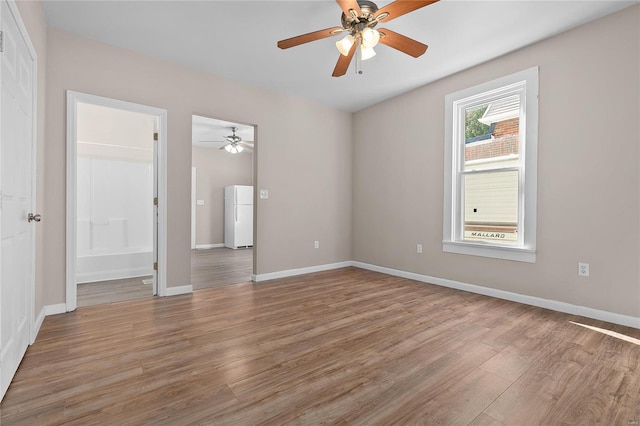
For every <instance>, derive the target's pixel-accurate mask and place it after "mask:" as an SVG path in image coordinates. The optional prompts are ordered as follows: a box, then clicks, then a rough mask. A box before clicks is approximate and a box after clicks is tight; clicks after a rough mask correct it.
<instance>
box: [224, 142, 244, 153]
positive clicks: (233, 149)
mask: <svg viewBox="0 0 640 426" xmlns="http://www.w3.org/2000/svg"><path fill="white" fill-rule="evenodd" d="M224 150H225V151H227V152H229V153H231V154H237V153H239V152H242V151H243V150H244V148H243V147H241V146H240V145H234V144H231V143H230V144H229V145H225V147H224Z"/></svg>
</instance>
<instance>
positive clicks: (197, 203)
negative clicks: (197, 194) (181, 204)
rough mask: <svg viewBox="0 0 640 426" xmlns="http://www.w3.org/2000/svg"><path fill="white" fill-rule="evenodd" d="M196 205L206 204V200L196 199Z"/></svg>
mask: <svg viewBox="0 0 640 426" xmlns="http://www.w3.org/2000/svg"><path fill="white" fill-rule="evenodd" d="M196 205H198V206H204V200H196Z"/></svg>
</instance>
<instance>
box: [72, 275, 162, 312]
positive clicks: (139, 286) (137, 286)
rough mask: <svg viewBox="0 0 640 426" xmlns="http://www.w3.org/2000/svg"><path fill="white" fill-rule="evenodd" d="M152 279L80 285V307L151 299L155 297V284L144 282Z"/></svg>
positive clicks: (138, 278) (135, 278) (78, 296)
mask: <svg viewBox="0 0 640 426" xmlns="http://www.w3.org/2000/svg"><path fill="white" fill-rule="evenodd" d="M150 279H153V277H152V276H151V275H149V276H145V277H134V278H124V279H120V280H109V281H98V282H94V283H83V284H78V294H77V301H78V306H79V307H84V306H93V305H101V304H103V303H114V302H122V301H124V300H133V299H141V298H144V297H151V296H153V284H144V283H143V282H142V280H150Z"/></svg>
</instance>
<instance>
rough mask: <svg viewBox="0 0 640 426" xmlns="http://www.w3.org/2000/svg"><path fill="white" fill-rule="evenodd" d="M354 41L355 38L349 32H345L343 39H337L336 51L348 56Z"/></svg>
mask: <svg viewBox="0 0 640 426" xmlns="http://www.w3.org/2000/svg"><path fill="white" fill-rule="evenodd" d="M355 42H356V39H355V38H353V36H352V35H351V34H347V35H346V36H345V37H344V38H343V39H341V40H338V41H337V42H336V47H337V48H338V51H339V52H340V54H342V55H344V56H348V55H349V51H350V50H351V47H352V46H353V43H355Z"/></svg>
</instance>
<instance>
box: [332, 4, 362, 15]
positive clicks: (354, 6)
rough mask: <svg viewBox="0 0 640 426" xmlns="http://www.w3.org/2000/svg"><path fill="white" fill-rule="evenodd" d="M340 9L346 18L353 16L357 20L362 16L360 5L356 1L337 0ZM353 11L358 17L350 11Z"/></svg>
mask: <svg viewBox="0 0 640 426" xmlns="http://www.w3.org/2000/svg"><path fill="white" fill-rule="evenodd" d="M336 2H337V3H338V5H339V6H340V8H341V9H342V13H344V14H345V16H351V17H353V18H357V17H358V16H360V15H362V11H361V10H360V5H359V4H358V2H357V1H356V0H336ZM350 10H353V11H354V13H355V14H356V16H353V15H352V14H351V13H350V12H349V11H350Z"/></svg>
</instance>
